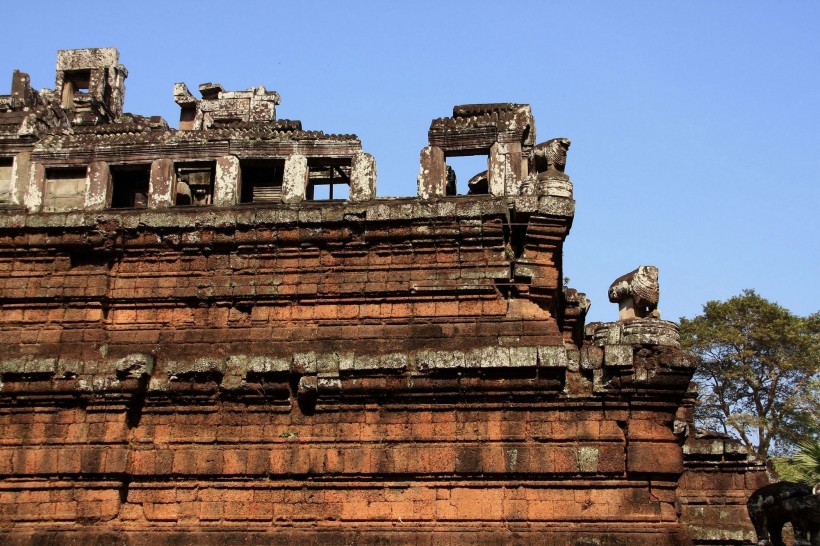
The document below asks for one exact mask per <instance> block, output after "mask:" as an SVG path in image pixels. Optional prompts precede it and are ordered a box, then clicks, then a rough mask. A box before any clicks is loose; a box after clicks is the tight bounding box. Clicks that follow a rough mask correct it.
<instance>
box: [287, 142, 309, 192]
mask: <svg viewBox="0 0 820 546" xmlns="http://www.w3.org/2000/svg"><path fill="white" fill-rule="evenodd" d="M307 183H308V166H307V158H306V157H305V156H303V155H301V154H291V155H290V156H288V158H287V159H286V160H285V177H284V179H283V180H282V202H284V203H298V202H300V201H303V200H304V199H305V190H306V189H307Z"/></svg>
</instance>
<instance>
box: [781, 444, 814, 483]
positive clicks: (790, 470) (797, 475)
mask: <svg viewBox="0 0 820 546" xmlns="http://www.w3.org/2000/svg"><path fill="white" fill-rule="evenodd" d="M774 467H775V469H776V470H777V474H778V475H779V476H780V479H782V480H786V481H790V482H803V483H805V484H806V485H812V486H813V485H815V484H817V483H820V441H817V440H806V441H803V442H800V444H798V446H797V453H795V454H794V455H793V456H791V457H775V458H774Z"/></svg>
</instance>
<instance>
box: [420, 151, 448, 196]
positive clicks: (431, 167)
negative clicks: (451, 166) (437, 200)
mask: <svg viewBox="0 0 820 546" xmlns="http://www.w3.org/2000/svg"><path fill="white" fill-rule="evenodd" d="M418 193H419V197H421V198H422V199H430V198H432V197H443V196H444V195H447V167H446V164H445V163H444V151H443V150H442V149H441V148H439V147H438V146H427V147H426V148H424V149H422V151H421V154H420V158H419V177H418Z"/></svg>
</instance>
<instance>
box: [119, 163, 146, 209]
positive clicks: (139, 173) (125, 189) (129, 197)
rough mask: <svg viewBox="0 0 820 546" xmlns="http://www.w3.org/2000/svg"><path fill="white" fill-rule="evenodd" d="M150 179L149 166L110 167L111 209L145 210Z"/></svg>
mask: <svg viewBox="0 0 820 546" xmlns="http://www.w3.org/2000/svg"><path fill="white" fill-rule="evenodd" d="M150 178H151V166H150V165H123V166H118V167H111V208H112V209H126V208H135V209H144V208H146V207H147V206H148V181H149V180H150Z"/></svg>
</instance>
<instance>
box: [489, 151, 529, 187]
mask: <svg viewBox="0 0 820 546" xmlns="http://www.w3.org/2000/svg"><path fill="white" fill-rule="evenodd" d="M520 182H521V143H519V142H510V143H501V142H496V143H495V144H493V145H492V147H491V148H490V166H489V173H488V186H489V191H490V193H491V194H492V195H517V194H518V186H519V183H520Z"/></svg>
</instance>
